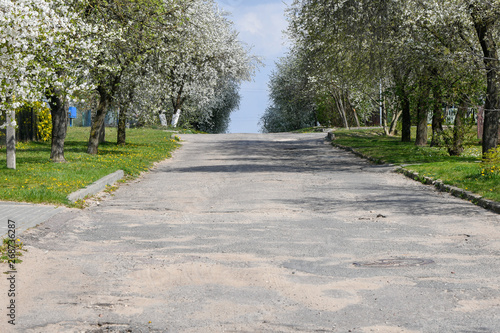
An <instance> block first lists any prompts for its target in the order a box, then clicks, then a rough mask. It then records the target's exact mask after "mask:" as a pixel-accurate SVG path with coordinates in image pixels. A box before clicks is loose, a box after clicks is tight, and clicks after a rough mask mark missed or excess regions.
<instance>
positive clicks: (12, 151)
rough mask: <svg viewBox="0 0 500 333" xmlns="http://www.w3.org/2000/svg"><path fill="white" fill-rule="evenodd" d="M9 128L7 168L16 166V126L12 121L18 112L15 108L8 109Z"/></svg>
mask: <svg viewBox="0 0 500 333" xmlns="http://www.w3.org/2000/svg"><path fill="white" fill-rule="evenodd" d="M6 116H7V129H6V138H5V141H6V142H5V143H6V145H7V147H6V148H7V156H6V157H7V168H8V169H15V168H16V128H15V126H13V125H12V122H14V121H15V120H16V112H15V111H14V110H12V111H7V115H6Z"/></svg>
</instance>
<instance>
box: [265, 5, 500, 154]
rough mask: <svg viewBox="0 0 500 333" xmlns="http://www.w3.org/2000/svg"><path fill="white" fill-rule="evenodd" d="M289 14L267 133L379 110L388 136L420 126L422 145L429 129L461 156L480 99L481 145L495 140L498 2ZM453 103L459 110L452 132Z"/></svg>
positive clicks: (365, 117) (368, 117)
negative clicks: (448, 113)
mask: <svg viewBox="0 0 500 333" xmlns="http://www.w3.org/2000/svg"><path fill="white" fill-rule="evenodd" d="M287 15H288V20H289V26H288V30H287V34H288V36H289V38H290V40H291V42H292V47H291V50H290V52H289V54H288V55H287V56H286V57H284V58H282V59H281V60H280V61H279V63H278V64H277V65H278V66H277V69H276V70H275V72H274V73H273V74H272V77H271V81H270V84H269V87H270V91H271V105H270V106H269V108H268V109H267V110H266V112H265V114H264V115H263V117H262V119H261V123H262V129H263V131H264V132H276V131H288V130H293V129H298V128H301V127H306V126H313V125H316V124H317V123H319V124H321V125H323V126H344V127H351V126H359V125H360V124H366V123H370V122H371V121H372V120H373V119H376V120H378V118H379V117H380V115H381V117H380V118H381V125H382V126H383V127H384V130H385V133H386V134H387V135H393V134H394V133H395V132H396V130H397V129H398V128H399V130H400V131H401V137H402V140H403V141H410V130H411V127H412V125H413V126H416V127H417V137H416V142H415V143H416V144H417V145H426V144H427V142H428V137H429V136H431V137H432V140H431V142H432V144H433V145H438V144H444V145H446V146H447V147H448V150H449V152H450V154H452V155H459V154H461V152H462V151H463V149H464V136H465V127H466V124H467V122H468V121H469V120H468V117H469V118H474V117H475V116H477V110H478V109H479V108H481V107H482V108H483V109H484V130H483V137H482V145H483V153H485V152H487V151H489V150H490V149H492V148H495V147H497V144H498V126H499V125H498V122H499V109H500V105H499V103H500V97H499V93H500V90H499V89H500V86H499V84H500V82H499V76H498V70H499V67H498V50H497V44H498V42H500V41H499V40H498V38H499V36H500V3H499V2H498V1H483V0H443V1H432V0H409V1H399V0H384V1H372V0H295V1H294V2H293V4H292V5H291V6H290V7H289V9H288V12H287ZM448 107H450V108H451V107H454V109H456V110H457V111H456V116H455V120H454V124H453V125H454V126H451V127H450V129H449V130H446V128H444V127H443V125H444V119H445V115H444V114H443V113H444V112H443V110H445V109H446V108H448ZM471 110H474V113H472V114H471V112H470V111H471ZM430 118H432V120H430ZM429 121H431V123H432V133H427V124H428V122H429Z"/></svg>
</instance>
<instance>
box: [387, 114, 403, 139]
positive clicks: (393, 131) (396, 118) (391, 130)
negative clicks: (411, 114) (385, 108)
mask: <svg viewBox="0 0 500 333" xmlns="http://www.w3.org/2000/svg"><path fill="white" fill-rule="evenodd" d="M401 114H402V111H401V110H400V111H398V112H396V114H395V115H394V117H392V120H391V126H390V127H389V135H390V136H393V135H395V134H396V126H397V124H398V121H399V118H400V117H401Z"/></svg>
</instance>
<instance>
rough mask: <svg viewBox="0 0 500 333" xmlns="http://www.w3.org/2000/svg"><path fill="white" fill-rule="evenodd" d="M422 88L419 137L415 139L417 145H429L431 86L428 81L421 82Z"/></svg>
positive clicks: (419, 109) (419, 100) (418, 108)
mask: <svg viewBox="0 0 500 333" xmlns="http://www.w3.org/2000/svg"><path fill="white" fill-rule="evenodd" d="M420 89H422V91H421V92H420V93H419V95H418V101H417V138H416V139H415V145H416V146H425V145H427V116H428V111H429V109H428V106H429V103H428V99H429V87H428V86H427V84H426V83H424V82H420Z"/></svg>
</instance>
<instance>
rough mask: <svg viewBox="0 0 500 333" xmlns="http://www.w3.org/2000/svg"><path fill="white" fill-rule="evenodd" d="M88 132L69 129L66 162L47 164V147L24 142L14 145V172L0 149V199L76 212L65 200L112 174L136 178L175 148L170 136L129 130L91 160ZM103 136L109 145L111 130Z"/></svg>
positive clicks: (105, 146)
mask: <svg viewBox="0 0 500 333" xmlns="http://www.w3.org/2000/svg"><path fill="white" fill-rule="evenodd" d="M88 137H89V128H82V127H70V128H68V133H67V137H66V142H65V153H64V156H65V158H66V160H67V161H68V163H52V162H51V161H50V159H49V158H50V143H41V142H28V143H18V144H17V146H16V157H17V165H16V166H17V169H16V170H11V169H7V167H6V160H5V158H6V157H5V156H6V151H5V147H2V149H0V200H7V201H24V202H34V203H52V204H63V205H68V206H74V207H78V206H79V205H78V204H76V205H75V204H72V203H70V202H69V201H68V200H67V195H68V194H70V193H72V192H74V191H76V190H78V189H80V188H83V187H85V186H87V185H89V184H91V183H93V182H94V181H96V180H98V179H99V178H102V177H104V176H106V175H108V174H110V173H112V172H115V171H117V170H120V169H121V170H123V171H124V172H125V174H126V175H127V176H130V177H137V176H138V175H139V174H140V173H141V172H143V171H147V170H149V168H151V167H152V166H153V163H155V162H158V161H162V160H164V159H166V158H168V157H170V156H171V152H172V151H173V150H174V149H175V148H176V147H177V146H178V145H179V144H178V142H177V140H175V139H172V138H171V133H169V132H165V131H162V130H153V129H129V130H128V131H127V144H126V145H117V144H116V143H113V142H107V143H103V144H100V145H99V151H98V154H97V155H89V154H87V153H86V151H87V142H88ZM106 137H107V139H108V140H109V141H111V140H115V138H116V129H114V128H107V129H106Z"/></svg>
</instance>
